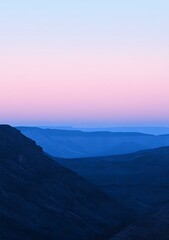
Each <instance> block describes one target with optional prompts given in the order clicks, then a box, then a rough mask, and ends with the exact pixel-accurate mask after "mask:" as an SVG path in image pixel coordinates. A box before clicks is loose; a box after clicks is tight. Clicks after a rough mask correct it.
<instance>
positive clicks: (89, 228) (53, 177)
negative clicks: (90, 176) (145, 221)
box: [0, 125, 126, 240]
mask: <svg viewBox="0 0 169 240" xmlns="http://www.w3.org/2000/svg"><path fill="white" fill-rule="evenodd" d="M0 206H1V208H0V239H2V240H6V239H7V240H9V239H10V240H30V239H31V240H56V239H58V240H68V239H69V240H76V239H77V240H90V239H106V236H107V235H108V234H109V233H110V232H111V231H113V232H117V230H118V229H119V228H121V226H122V225H123V223H124V221H123V219H124V218H125V216H124V215H125V213H126V212H125V211H124V209H123V208H122V207H121V205H119V204H117V203H116V201H115V200H112V198H110V197H108V196H107V195H106V194H105V193H102V192H101V191H99V190H98V189H97V188H96V187H94V186H92V184H90V183H88V182H87V181H85V180H84V179H83V178H81V177H79V176H78V175H77V174H75V173H74V172H72V171H71V170H67V169H66V168H64V167H62V166H61V165H59V164H58V163H56V162H55V161H53V160H52V159H50V158H49V157H47V156H46V155H44V153H43V151H42V148H41V147H39V146H37V145H36V144H35V142H34V141H32V140H30V139H28V138H27V137H25V136H23V135H22V134H21V133H20V132H19V131H18V130H16V129H14V128H12V127H10V126H7V125H1V126H0Z"/></svg>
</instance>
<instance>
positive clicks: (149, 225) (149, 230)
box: [109, 204, 169, 240]
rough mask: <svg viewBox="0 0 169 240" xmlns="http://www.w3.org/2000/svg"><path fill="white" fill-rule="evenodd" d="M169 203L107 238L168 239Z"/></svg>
mask: <svg viewBox="0 0 169 240" xmlns="http://www.w3.org/2000/svg"><path fill="white" fill-rule="evenodd" d="M168 226H169V205H168V204H166V205H165V206H164V207H162V208H161V209H160V210H158V211H157V212H155V213H154V214H152V215H151V216H150V217H146V218H144V219H141V220H139V221H136V222H134V223H132V224H130V225H129V226H128V227H126V228H124V229H123V230H122V231H120V232H119V233H118V234H115V236H113V237H112V238H111V239H109V240H136V239H137V240H143V239H144V240H159V239H160V240H168V239H169V237H168V236H169V229H168Z"/></svg>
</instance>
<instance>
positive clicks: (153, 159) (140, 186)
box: [56, 147, 169, 215]
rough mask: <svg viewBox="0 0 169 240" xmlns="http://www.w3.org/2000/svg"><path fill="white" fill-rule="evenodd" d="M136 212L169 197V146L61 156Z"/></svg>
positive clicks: (61, 160) (153, 207)
mask: <svg viewBox="0 0 169 240" xmlns="http://www.w3.org/2000/svg"><path fill="white" fill-rule="evenodd" d="M56 160H57V161H58V162H60V163H61V164H63V165H64V166H66V167H68V168H70V169H72V170H74V171H75V172H77V173H78V174H79V175H81V176H83V177H85V178H86V179H88V180H89V181H91V182H93V183H95V184H97V185H98V186H99V187H101V188H102V189H103V190H104V191H105V192H107V193H109V194H110V195H111V196H113V197H114V198H115V199H118V201H120V202H121V203H122V204H123V205H125V206H126V207H127V208H129V209H131V210H132V211H134V212H135V213H136V214H137V215H144V213H147V212H151V210H154V209H155V208H156V207H157V206H159V205H160V204H163V202H167V201H169V191H168V189H169V174H168V173H169V147H163V148H157V149H152V150H145V151H140V152H136V153H132V154H126V155H114V156H109V157H95V158H81V159H71V160H70V159H59V158H56Z"/></svg>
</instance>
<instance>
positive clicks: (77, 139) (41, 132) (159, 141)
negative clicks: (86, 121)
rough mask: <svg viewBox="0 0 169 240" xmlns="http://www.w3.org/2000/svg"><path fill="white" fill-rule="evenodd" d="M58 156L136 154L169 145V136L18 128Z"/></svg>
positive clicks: (78, 156) (45, 149)
mask: <svg viewBox="0 0 169 240" xmlns="http://www.w3.org/2000/svg"><path fill="white" fill-rule="evenodd" d="M18 129H20V130H21V132H22V133H23V134H24V135H26V136H27V137H29V138H31V139H33V140H35V141H36V142H37V143H38V144H39V145H41V146H42V147H43V149H44V151H45V152H47V153H48V154H50V155H53V156H55V157H62V158H80V157H94V156H106V155H112V154H125V153H132V152H136V151H139V150H144V149H150V148H157V147H163V146H169V135H159V136H154V135H148V134H142V133H134V132H128V133H127V132H119V133H118V132H116V133H115V132H114V133H113V132H82V131H74V130H72V131H71V130H57V129H41V128H29V127H21V128H18Z"/></svg>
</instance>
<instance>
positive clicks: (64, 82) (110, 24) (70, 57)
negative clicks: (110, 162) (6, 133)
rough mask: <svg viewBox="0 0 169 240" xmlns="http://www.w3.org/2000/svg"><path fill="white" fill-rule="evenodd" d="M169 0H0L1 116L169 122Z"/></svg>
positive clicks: (39, 120)
mask: <svg viewBox="0 0 169 240" xmlns="http://www.w3.org/2000/svg"><path fill="white" fill-rule="evenodd" d="M168 30H169V1H168V0H166V1H164V0H160V1H159V0H157V1H156V0H137V1H136V0H104V1H103V0H85V1H83V0H61V1H57V0H48V1H46V0H29V1H23V0H15V1H14V0H0V121H1V123H9V124H12V125H45V126H47V125H58V124H59V125H73V126H123V125H124V126H138V125H144V126H145V125H147V126H149V125H153V126H155V125H158V126H169V31H168Z"/></svg>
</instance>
